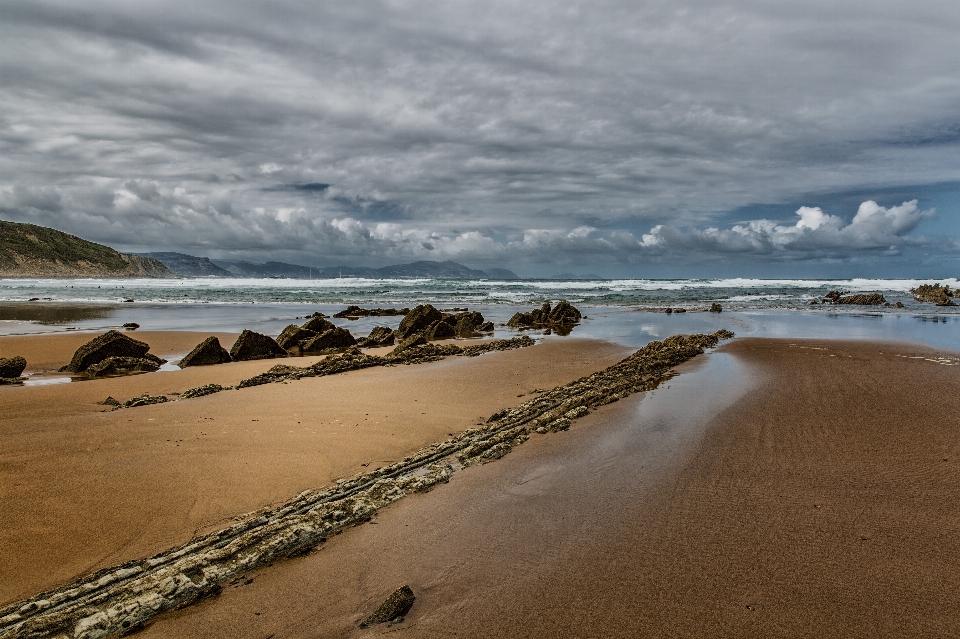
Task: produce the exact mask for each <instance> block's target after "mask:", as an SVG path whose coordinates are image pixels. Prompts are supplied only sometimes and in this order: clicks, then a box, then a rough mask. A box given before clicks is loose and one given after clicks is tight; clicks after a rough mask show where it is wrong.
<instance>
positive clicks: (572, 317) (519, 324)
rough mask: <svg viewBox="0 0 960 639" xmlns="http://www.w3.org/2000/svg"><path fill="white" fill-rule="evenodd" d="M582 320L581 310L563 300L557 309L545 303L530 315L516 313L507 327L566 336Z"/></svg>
mask: <svg viewBox="0 0 960 639" xmlns="http://www.w3.org/2000/svg"><path fill="white" fill-rule="evenodd" d="M581 318H582V316H581V315H580V311H579V310H577V309H576V308H575V307H574V306H572V305H571V304H570V303H569V302H567V301H566V300H561V301H560V302H558V303H557V306H556V308H551V307H550V303H549V302H544V303H543V306H541V307H540V308H539V309H534V310H532V311H530V312H529V313H516V314H514V316H513V317H511V318H510V320H509V321H507V326H511V327H513V328H517V329H520V330H523V329H527V328H547V329H552V330H554V331H556V332H557V334H559V335H566V334H568V333H569V332H570V330H571V328H572V327H573V326H575V325H576V324H578V323H579V322H580V320H581Z"/></svg>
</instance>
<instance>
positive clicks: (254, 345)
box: [230, 320, 312, 362]
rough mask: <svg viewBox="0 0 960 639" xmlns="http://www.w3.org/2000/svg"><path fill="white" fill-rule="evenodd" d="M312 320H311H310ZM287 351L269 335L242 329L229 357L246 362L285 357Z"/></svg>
mask: <svg viewBox="0 0 960 639" xmlns="http://www.w3.org/2000/svg"><path fill="white" fill-rule="evenodd" d="M311 321H312V320H311ZM286 356H287V351H285V350H283V349H282V348H280V345H279V344H277V342H276V340H274V339H273V338H272V337H270V336H269V335H263V334H261V333H255V332H253V331H251V330H244V331H243V332H242V333H240V337H238V338H237V341H236V342H235V343H234V345H233V348H231V349H230V357H231V358H232V359H233V361H235V362H246V361H250V360H255V359H272V358H274V357H286Z"/></svg>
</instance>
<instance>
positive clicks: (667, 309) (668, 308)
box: [663, 307, 673, 315]
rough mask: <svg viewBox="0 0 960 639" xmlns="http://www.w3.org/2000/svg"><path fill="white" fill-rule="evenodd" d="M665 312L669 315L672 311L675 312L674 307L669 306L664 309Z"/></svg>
mask: <svg viewBox="0 0 960 639" xmlns="http://www.w3.org/2000/svg"><path fill="white" fill-rule="evenodd" d="M663 312H664V313H666V314H667V315H669V314H670V313H672V312H673V309H672V308H670V307H667V308H665V309H663Z"/></svg>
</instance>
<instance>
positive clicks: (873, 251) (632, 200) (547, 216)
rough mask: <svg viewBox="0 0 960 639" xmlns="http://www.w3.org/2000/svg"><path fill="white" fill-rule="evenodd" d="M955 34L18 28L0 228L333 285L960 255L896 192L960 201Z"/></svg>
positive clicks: (118, 22) (2, 120)
mask: <svg viewBox="0 0 960 639" xmlns="http://www.w3.org/2000/svg"><path fill="white" fill-rule="evenodd" d="M958 31H960V5H957V3H955V2H934V1H919V2H913V3H903V2H882V1H881V2H876V1H873V2H859V1H856V2H853V1H848V2H836V1H832V2H827V1H821V0H805V1H804V2H800V3H772V2H761V1H759V0H733V1H731V2H726V3H716V2H707V1H703V2H698V1H688V2H666V1H663V2H658V1H657V2H654V1H648V2H616V1H609V2H603V1H597V2H566V3H554V2H550V3H538V2H524V3H516V2H503V3H498V2H484V3H449V2H436V3H431V2H417V3H412V2H411V3H407V2H364V1H360V2H352V3H349V4H347V3H284V2H272V3H252V2H202V1H199V2H196V1H195V2H190V3H175V2H138V3H121V2H96V1H94V2H86V3H83V5H82V6H80V5H78V4H77V3H68V2H63V3H54V2H16V1H14V2H6V3H3V4H2V5H0V39H2V44H0V56H2V57H0V144H2V153H0V217H3V218H4V219H13V220H17V221H29V222H34V223H37V224H44V225H49V226H54V227H56V228H60V229H62V230H66V231H69V232H72V233H76V234H78V235H81V236H83V237H87V238H89V239H93V240H97V241H102V242H106V243H110V244H111V245H114V246H117V247H118V248H121V249H124V250H182V251H185V252H193V253H195V254H203V255H210V256H234V257H246V258H251V259H257V258H270V259H287V260H291V261H299V262H301V263H309V264H317V265H326V264H333V263H339V262H344V261H350V262H353V263H358V264H359V263H369V264H373V265H380V264H384V263H390V262H396V261H402V260H407V259H457V260H462V261H466V262H468V263H470V264H472V265H477V266H481V267H482V266H483V265H495V264H499V265H509V266H511V267H514V268H517V269H518V270H521V271H523V270H524V268H527V269H529V270H531V271H532V272H537V271H544V270H546V271H549V269H550V268H552V267H553V266H554V265H561V264H564V265H569V264H571V263H576V264H582V265H584V268H587V269H590V270H594V271H596V270H598V268H599V267H598V268H594V267H593V266H587V265H589V264H594V263H596V264H599V265H601V266H602V265H603V264H608V265H609V272H611V273H612V272H613V271H617V272H618V273H619V274H630V273H631V268H632V267H633V266H635V265H644V264H658V265H660V267H661V268H664V269H666V270H669V265H670V264H675V263H679V262H690V261H697V260H707V261H708V262H710V261H714V262H715V261H716V260H726V261H728V262H729V263H731V264H736V263H742V264H744V265H747V267H748V268H750V269H757V268H761V266H758V265H762V264H764V263H765V262H768V261H773V262H781V263H782V262H784V261H791V260H795V261H798V263H803V262H810V261H815V260H832V263H842V262H843V261H844V260H857V259H860V257H861V256H864V255H868V256H875V257H876V258H877V259H883V256H890V255H897V254H901V253H902V252H903V251H909V250H911V248H912V247H913V248H915V247H924V246H926V247H931V246H936V247H937V248H936V250H937V251H943V252H948V253H950V254H954V253H955V252H956V242H955V241H953V240H949V238H947V239H948V240H949V241H947V240H945V239H944V238H933V237H931V236H929V235H926V234H924V233H922V230H923V226H922V224H923V222H924V220H929V219H932V218H933V217H934V216H944V215H948V216H952V215H954V214H955V212H953V211H944V210H939V211H936V212H934V211H932V210H931V209H930V208H929V207H924V206H922V205H921V204H922V203H919V204H918V202H914V201H912V198H910V199H907V201H906V202H904V201H903V200H902V199H900V200H897V201H887V200H884V199H883V191H884V190H886V189H889V188H890V187H899V186H908V185H924V184H933V183H951V182H957V181H960V76H958V74H957V73H956V69H958V68H960V47H957V46H956V45H955V43H954V40H955V38H956V33H957V32H958ZM853 189H858V190H860V191H867V192H869V191H870V189H876V190H877V194H876V195H872V196H868V198H864V200H863V203H862V204H861V205H860V207H859V210H856V211H854V210H841V209H833V210H831V209H829V208H828V207H827V206H826V204H825V203H824V202H821V201H818V194H829V193H837V192H841V191H844V190H853ZM757 203H768V204H774V205H777V206H779V209H778V213H777V215H776V219H731V217H730V216H731V215H732V214H733V213H732V212H734V211H736V210H738V209H740V208H742V207H747V206H749V205H752V204H757ZM798 209H799V210H798ZM738 260H739V262H738Z"/></svg>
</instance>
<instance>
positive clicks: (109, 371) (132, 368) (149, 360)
mask: <svg viewBox="0 0 960 639" xmlns="http://www.w3.org/2000/svg"><path fill="white" fill-rule="evenodd" d="M166 363H167V360H165V359H160V358H159V357H157V356H156V355H150V354H149V353H147V354H146V355H144V356H143V357H108V358H106V359H105V360H103V361H100V362H97V363H96V364H92V365H90V366H88V367H87V369H86V370H85V371H84V372H85V373H86V374H87V375H89V376H90V377H106V376H107V375H128V374H130V373H152V372H154V371H158V370H160V366H162V365H163V364H166Z"/></svg>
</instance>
